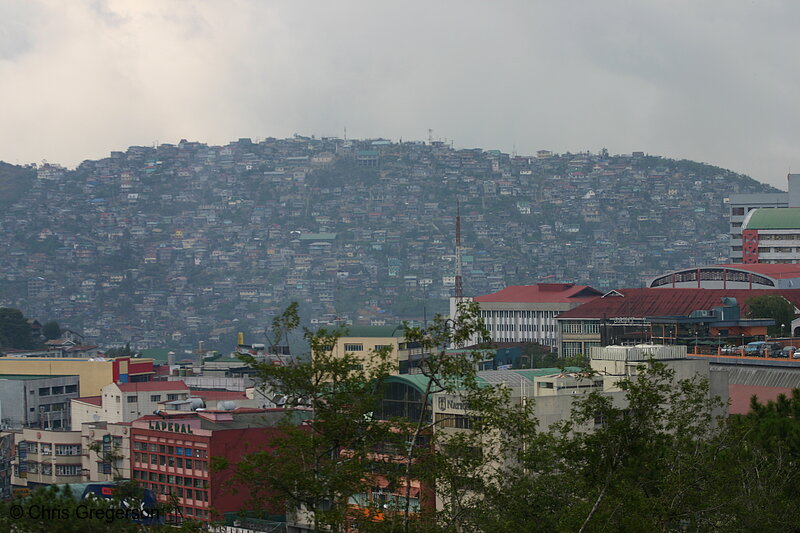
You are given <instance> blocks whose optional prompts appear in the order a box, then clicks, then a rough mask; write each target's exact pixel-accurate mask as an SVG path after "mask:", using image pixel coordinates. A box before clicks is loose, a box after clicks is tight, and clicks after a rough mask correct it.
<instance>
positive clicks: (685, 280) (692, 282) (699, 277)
mask: <svg viewBox="0 0 800 533" xmlns="http://www.w3.org/2000/svg"><path fill="white" fill-rule="evenodd" d="M647 286H648V287H649V288H651V289H656V288H670V289H698V288H699V289H793V288H800V264H790V263H785V264H766V263H752V264H735V265H730V264H727V265H709V266H702V267H694V268H684V269H682V270H675V271H674V272H669V273H667V274H662V275H660V276H657V277H655V278H652V279H651V280H650V282H649V283H648V284H647Z"/></svg>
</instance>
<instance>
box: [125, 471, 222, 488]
mask: <svg viewBox="0 0 800 533" xmlns="http://www.w3.org/2000/svg"><path fill="white" fill-rule="evenodd" d="M133 478H134V479H138V480H141V481H151V482H154V483H166V484H167V485H180V486H183V487H188V488H195V489H207V488H208V480H205V479H200V478H193V477H188V476H186V477H184V476H173V475H170V474H159V473H157V472H145V471H143V470H134V471H133Z"/></svg>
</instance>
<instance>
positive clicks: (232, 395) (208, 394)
mask: <svg viewBox="0 0 800 533" xmlns="http://www.w3.org/2000/svg"><path fill="white" fill-rule="evenodd" d="M192 396H197V397H200V398H202V399H204V400H206V401H215V402H217V401H224V400H246V399H247V395H246V394H245V393H243V392H238V391H227V390H193V391H192Z"/></svg>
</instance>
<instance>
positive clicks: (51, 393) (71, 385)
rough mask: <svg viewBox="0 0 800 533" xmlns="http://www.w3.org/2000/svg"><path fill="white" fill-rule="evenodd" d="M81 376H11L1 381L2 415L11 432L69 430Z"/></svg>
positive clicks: (0, 405) (0, 408)
mask: <svg viewBox="0 0 800 533" xmlns="http://www.w3.org/2000/svg"><path fill="white" fill-rule="evenodd" d="M78 385H79V384H78V376H53V377H50V376H28V375H18V376H8V377H7V378H6V379H0V412H1V413H2V421H3V424H4V425H5V426H6V427H7V428H9V429H20V428H22V427H36V428H39V429H69V428H70V406H69V402H70V400H71V399H72V398H77V397H78Z"/></svg>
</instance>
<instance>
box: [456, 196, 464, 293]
mask: <svg viewBox="0 0 800 533" xmlns="http://www.w3.org/2000/svg"><path fill="white" fill-rule="evenodd" d="M463 298H464V284H463V281H462V279H461V204H460V203H459V202H458V200H456V302H457V303H461V300H462V299H463Z"/></svg>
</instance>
